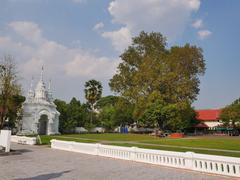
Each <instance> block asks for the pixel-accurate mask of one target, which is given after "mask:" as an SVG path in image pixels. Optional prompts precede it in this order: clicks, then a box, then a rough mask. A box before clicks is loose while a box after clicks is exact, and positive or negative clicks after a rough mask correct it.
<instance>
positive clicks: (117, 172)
mask: <svg viewBox="0 0 240 180" xmlns="http://www.w3.org/2000/svg"><path fill="white" fill-rule="evenodd" d="M12 149H14V150H15V151H14V152H11V153H10V154H8V155H3V154H2V155H0V179H1V180H50V179H64V180H78V179H79V180H135V179H136V180H192V179H194V180H198V179H199V180H200V179H201V180H205V179H206V180H223V179H227V178H225V177H220V176H211V175H207V174H202V173H197V172H192V171H185V170H180V169H175V168H166V167H162V166H154V165H149V164H144V163H135V162H130V161H124V160H115V159H111V158H104V157H98V156H91V155H85V154H80V153H72V152H67V151H60V150H53V149H50V148H48V147H44V146H28V145H18V144H13V145H12Z"/></svg>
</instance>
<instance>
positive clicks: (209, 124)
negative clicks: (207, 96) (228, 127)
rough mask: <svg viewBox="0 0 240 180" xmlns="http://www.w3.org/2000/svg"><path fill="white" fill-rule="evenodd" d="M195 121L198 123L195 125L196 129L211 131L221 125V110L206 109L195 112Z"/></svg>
mask: <svg viewBox="0 0 240 180" xmlns="http://www.w3.org/2000/svg"><path fill="white" fill-rule="evenodd" d="M196 113H197V117H196V118H197V120H198V121H200V122H199V124H197V125H196V127H197V128H208V129H212V128H215V127H217V126H220V125H222V123H221V120H220V114H221V109H206V110H196Z"/></svg>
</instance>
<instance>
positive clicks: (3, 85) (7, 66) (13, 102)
mask: <svg viewBox="0 0 240 180" xmlns="http://www.w3.org/2000/svg"><path fill="white" fill-rule="evenodd" d="M18 79H19V77H18V73H17V69H16V64H15V62H14V59H13V57H12V56H10V55H6V56H3V58H2V59H1V61H0V129H1V128H3V126H4V122H5V121H6V120H7V119H9V118H11V117H13V116H15V117H16V113H17V111H18V110H19V108H20V107H21V103H22V102H23V101H24V97H22V96H20V95H21V86H20V84H19V83H18ZM21 97H22V98H21ZM9 120H10V119H9Z"/></svg>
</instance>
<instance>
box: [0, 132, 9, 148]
mask: <svg viewBox="0 0 240 180" xmlns="http://www.w3.org/2000/svg"><path fill="white" fill-rule="evenodd" d="M10 144H11V130H1V133H0V145H1V146H3V147H5V152H10Z"/></svg>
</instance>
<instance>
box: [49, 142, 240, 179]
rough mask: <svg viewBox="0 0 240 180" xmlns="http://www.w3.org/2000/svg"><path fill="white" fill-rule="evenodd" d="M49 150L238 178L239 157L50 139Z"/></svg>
mask: <svg viewBox="0 0 240 180" xmlns="http://www.w3.org/2000/svg"><path fill="white" fill-rule="evenodd" d="M51 148H53V149H60V150H66V151H72V152H79V153H84V154H91V155H98V156H104V157H111V158H116V159H124V160H130V161H136V162H144V163H149V164H155V165H163V166H169V167H175V168H182V169H188V170H194V171H200V172H205V173H213V174H219V175H225V176H233V177H240V158H233V157H224V156H213V155H204V154H197V153H193V152H186V153H182V152H172V151H161V150H150V149H142V148H137V147H120V146H109V145H102V144H90V143H77V142H72V141H59V140H51Z"/></svg>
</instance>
